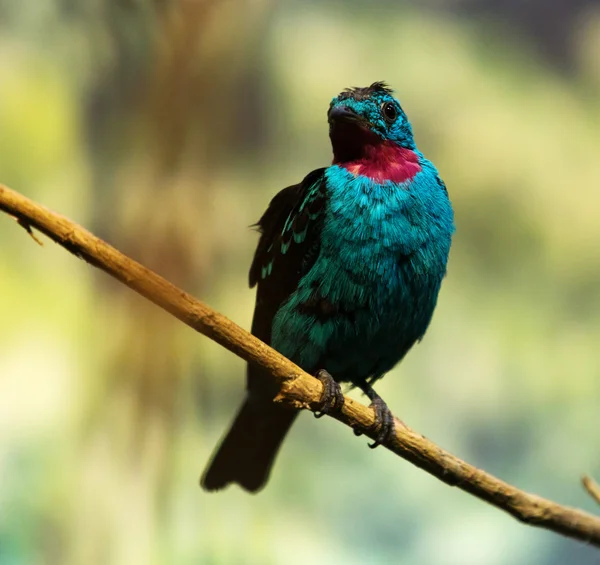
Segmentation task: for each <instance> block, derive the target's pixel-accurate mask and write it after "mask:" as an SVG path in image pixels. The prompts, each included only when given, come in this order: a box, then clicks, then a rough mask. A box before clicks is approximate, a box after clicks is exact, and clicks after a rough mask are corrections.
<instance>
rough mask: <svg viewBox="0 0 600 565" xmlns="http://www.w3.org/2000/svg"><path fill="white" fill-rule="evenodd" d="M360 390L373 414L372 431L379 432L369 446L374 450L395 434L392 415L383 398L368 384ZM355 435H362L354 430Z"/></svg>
mask: <svg viewBox="0 0 600 565" xmlns="http://www.w3.org/2000/svg"><path fill="white" fill-rule="evenodd" d="M360 389H361V390H362V391H363V392H364V393H365V394H366V395H367V396H368V397H369V400H370V401H371V404H370V405H369V408H372V409H373V412H375V424H374V426H373V429H375V430H379V433H378V434H377V437H376V438H375V441H374V442H373V443H370V444H369V447H370V448H371V449H375V448H376V447H377V446H378V445H381V444H382V443H384V442H385V441H387V440H388V439H390V438H391V437H392V436H393V435H394V434H395V433H396V430H395V427H394V415H393V414H392V411H391V410H390V409H389V408H388V405H387V404H386V403H385V401H384V400H383V398H381V396H379V395H378V394H377V393H376V392H375V390H374V389H373V387H372V386H371V385H370V384H367V383H365V384H364V385H361V386H360ZM354 433H355V435H357V436H359V435H362V432H361V431H360V430H358V429H356V428H355V429H354Z"/></svg>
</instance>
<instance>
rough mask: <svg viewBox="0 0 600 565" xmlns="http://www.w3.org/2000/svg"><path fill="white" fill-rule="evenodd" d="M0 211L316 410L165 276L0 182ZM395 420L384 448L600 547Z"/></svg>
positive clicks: (565, 511)
mask: <svg viewBox="0 0 600 565" xmlns="http://www.w3.org/2000/svg"><path fill="white" fill-rule="evenodd" d="M0 210H4V211H5V212H7V213H8V214H10V215H12V216H14V217H16V218H17V220H18V221H19V223H20V224H21V225H22V226H26V227H33V228H35V229H37V230H39V231H40V232H42V233H44V234H45V235H47V236H48V237H49V238H50V239H52V240H53V241H55V242H56V243H58V244H59V245H61V246H62V247H64V248H65V249H67V251H69V252H71V253H73V254H74V255H76V256H77V257H80V258H81V259H84V260H85V261H87V262H88V263H90V264H91V265H93V266H95V267H97V268H99V269H101V270H102V271H104V272H106V273H108V274H109V275H111V276H112V277H114V278H116V279H117V280H119V281H121V282H122V283H123V284H126V285H127V286H128V287H129V288H131V289H132V290H134V291H135V292H137V293H138V294H141V295H142V296H144V297H145V298H147V299H148V300H150V301H152V302H153V303H154V304H156V305H157V306H160V307H161V308H163V309H164V310H166V311H167V312H169V313H171V314H172V315H173V316H175V317H176V318H178V319H179V320H181V321H182V322H183V323H185V324H187V325H188V326H190V327H191V328H193V329H195V330H196V331H198V332H200V333H202V334H204V335H205V336H207V337H209V338H210V339H212V340H214V341H216V342H217V343H219V344H220V345H222V346H223V347H225V348H226V349H228V350H229V351H231V352H233V353H235V354H236V355H238V356H239V357H241V358H242V359H244V360H246V361H248V362H250V363H255V364H257V365H260V366H261V367H263V368H264V369H266V370H268V371H269V372H270V373H271V374H272V375H273V378H274V379H275V380H276V381H277V383H278V384H279V385H280V393H279V395H278V396H277V398H276V399H275V400H276V402H281V403H284V404H287V405H290V406H293V407H295V408H307V409H309V410H313V409H317V408H318V403H319V399H320V397H321V390H322V385H321V383H320V382H319V381H318V380H317V379H315V378H314V377H312V376H311V375H309V374H307V373H305V372H304V371H303V370H302V369H300V367H298V366H297V365H295V364H294V363H292V362H291V361H289V360H288V359H286V358H285V357H283V356H282V355H280V354H279V353H278V352H277V351H275V350H274V349H271V348H270V347H269V346H267V345H265V344H264V343H263V342H261V341H260V340H258V339H257V338H256V337H254V336H253V335H251V334H250V333H248V332H247V331H245V330H243V329H242V328H240V327H239V326H238V325H236V324H235V323H233V322H232V321H230V320H229V319H227V318H226V317H225V316H223V315H221V314H219V313H218V312H215V311H214V310H212V309H211V308H209V307H208V306H206V305H205V304H204V303H202V302H200V301H199V300H197V299H195V298H194V297H193V296H191V295H190V294H188V293H186V292H184V291H183V290H181V289H179V288H177V287H176V286H174V285H173V284H171V283H170V282H169V281H167V280H166V279H164V278H162V277H161V276H159V275H157V274H156V273H154V272H152V271H150V270H149V269H147V268H145V267H144V266H143V265H141V264H139V263H137V262H135V261H133V260H132V259H130V258H128V257H126V256H125V255H123V254H122V253H120V252H119V251H117V250H116V249H115V248H113V247H111V246H110V245H108V244H107V243H106V242H104V241H102V240H101V239H99V238H97V237H96V236H94V235H93V234H91V233H90V232H88V231H87V230H85V229H83V228H82V227H80V226H78V225H77V224H75V223H74V222H72V221H70V220H68V219H67V218H65V217H63V216H60V215H59V214H56V213H54V212H51V211H50V210H48V209H46V208H44V207H43V206H40V205H39V204H36V203H35V202H33V201H32V200H30V199H28V198H26V197H25V196H22V195H20V194H19V193H17V192H15V191H13V190H11V189H9V188H7V187H5V186H3V185H0ZM28 231H30V230H28ZM333 417H335V418H336V419H337V420H339V421H340V422H343V423H344V424H346V425H348V426H351V427H353V428H359V429H361V430H364V433H365V434H366V435H367V436H369V437H371V438H373V432H372V431H370V428H371V427H372V426H373V424H374V416H373V412H372V410H371V409H370V408H368V407H366V406H364V405H363V404H360V403H359V402H357V401H355V400H353V399H351V398H349V397H346V402H345V405H344V408H343V410H342V412H341V414H339V415H337V414H336V415H334V416H333ZM396 422H397V425H396V436H395V438H392V439H391V440H390V441H388V442H387V443H385V447H386V448H387V449H389V450H390V451H392V452H394V453H395V454H396V455H398V456H400V457H402V458H403V459H406V460H407V461H410V462H411V463H413V464H414V465H416V466H417V467H420V468H421V469H423V470H424V471H426V472H427V473H429V474H431V475H433V476H434V477H437V478H438V479H439V480H441V481H443V482H444V483H446V484H448V485H450V486H456V487H458V488H460V489H461V490H463V491H465V492H468V493H470V494H472V495H474V496H476V497H478V498H480V499H482V500H484V501H486V502H488V503H490V504H492V505H493V506H496V507H497V508H499V509H501V510H504V511H505V512H508V513H509V514H510V515H511V516H513V517H514V518H516V519H517V520H519V521H521V522H524V523H526V524H530V525H533V526H538V527H540V528H545V529H548V530H552V531H554V532H557V533H560V534H563V535H565V536H568V537H571V538H575V539H578V540H582V541H585V542H589V543H591V544H593V545H595V546H597V547H600V517H596V516H593V515H592V514H588V513H586V512H583V511H581V510H577V509H574V508H570V507H566V506H561V505H560V504H557V503H556V502H552V501H550V500H546V499H544V498H541V497H539V496H536V495H534V494H530V493H527V492H525V491H522V490H519V489H517V488H516V487H514V486H512V485H510V484H508V483H506V482H504V481H501V480H500V479H497V478H496V477H494V476H492V475H490V474H489V473H486V472H485V471H482V470H481V469H477V468H476V467H474V466H472V465H469V464H468V463H466V462H464V461H462V460H461V459H459V458H458V457H455V456H454V455H452V454H450V453H448V452H447V451H444V450H443V449H441V448H440V447H438V446H437V445H435V444H434V443H433V442H431V441H430V440H428V439H427V438H425V437H423V436H422V435H420V434H418V433H416V432H414V431H413V430H411V429H410V428H408V427H406V426H404V425H402V424H401V423H400V422H399V421H398V420H397V421H396Z"/></svg>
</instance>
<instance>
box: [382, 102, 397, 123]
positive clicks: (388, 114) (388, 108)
mask: <svg viewBox="0 0 600 565" xmlns="http://www.w3.org/2000/svg"><path fill="white" fill-rule="evenodd" d="M381 113H382V114H383V117H384V118H385V120H386V122H388V123H392V122H393V121H394V120H395V119H396V118H397V117H398V111H397V110H396V106H394V104H392V103H391V102H384V103H383V104H382V105H381Z"/></svg>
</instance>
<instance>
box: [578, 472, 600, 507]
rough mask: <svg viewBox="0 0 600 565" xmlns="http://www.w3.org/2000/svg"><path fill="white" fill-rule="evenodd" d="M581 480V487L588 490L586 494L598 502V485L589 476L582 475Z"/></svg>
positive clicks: (599, 494) (599, 498)
mask: <svg viewBox="0 0 600 565" xmlns="http://www.w3.org/2000/svg"><path fill="white" fill-rule="evenodd" d="M581 482H582V484H583V488H585V490H587V491H588V494H589V495H590V496H591V497H592V498H593V499H594V500H595V501H596V502H597V503H598V504H600V485H599V484H598V483H597V482H596V481H595V480H594V479H592V478H591V477H588V476H587V475H586V476H584V477H582V479H581Z"/></svg>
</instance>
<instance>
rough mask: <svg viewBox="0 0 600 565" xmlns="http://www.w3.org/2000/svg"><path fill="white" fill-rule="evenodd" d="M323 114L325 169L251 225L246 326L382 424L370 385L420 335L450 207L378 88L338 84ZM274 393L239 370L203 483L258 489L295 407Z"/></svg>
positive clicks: (446, 241)
mask: <svg viewBox="0 0 600 565" xmlns="http://www.w3.org/2000/svg"><path fill="white" fill-rule="evenodd" d="M328 118H329V122H330V137H331V141H332V146H333V151H334V161H333V164H332V165H331V166H330V167H327V168H324V169H318V170H316V171H313V172H312V173H310V174H309V175H308V176H307V177H306V178H305V179H304V180H303V181H302V182H301V183H300V184H298V185H294V186H291V187H288V188H287V189H284V190H283V191H281V192H280V193H279V194H278V195H277V196H276V197H275V198H274V199H273V200H272V202H271V204H270V205H269V208H268V209H267V211H266V212H265V214H264V215H263V217H262V218H261V220H260V221H259V224H258V226H259V229H260V231H261V238H260V241H259V244H258V247H257V250H256V254H255V257H254V261H253V264H252V267H251V269H250V285H251V286H254V285H255V284H257V285H258V291H257V303H256V308H255V314H254V321H253V325H252V332H253V333H254V334H255V335H256V336H258V337H259V338H260V339H262V340H263V341H265V342H266V343H269V344H271V345H272V346H273V347H274V348H275V349H277V350H278V351H279V352H281V353H282V354H283V355H285V356H286V357H288V358H290V359H291V360H292V361H294V362H295V363H297V364H298V365H300V366H301V367H302V368H303V369H305V370H306V371H308V372H310V373H313V374H317V372H318V371H320V370H324V371H326V372H327V373H330V374H331V375H332V376H333V378H334V379H335V381H337V382H348V383H351V384H352V385H355V386H358V387H360V388H361V389H362V390H363V391H365V392H366V393H367V394H368V395H369V397H370V398H371V400H373V404H374V407H375V408H376V412H377V414H378V416H379V417H380V418H382V419H383V420H382V422H381V424H382V426H383V424H384V423H385V420H386V419H387V421H388V422H389V420H390V413H389V410H388V409H387V407H386V406H385V403H383V401H382V400H381V398H380V397H378V395H377V394H376V393H375V391H374V390H373V389H372V387H371V385H372V383H374V382H375V381H376V380H377V379H379V378H380V377H382V376H383V375H384V374H385V373H386V372H388V371H389V370H390V369H392V367H394V365H396V364H397V363H398V362H399V361H400V360H401V359H402V358H403V357H404V355H405V354H406V353H407V352H408V350H409V349H410V348H411V347H412V345H413V344H414V343H415V342H416V341H418V340H420V339H421V338H422V337H423V335H424V334H425V331H426V330H427V327H428V325H429V323H430V320H431V317H432V315H433V311H434V308H435V305H436V302H437V296H438V293H439V290H440V286H441V282H442V279H443V277H444V275H445V273H446V264H447V260H448V254H449V251H450V244H451V238H452V233H453V231H454V223H453V212H452V207H451V204H450V201H449V199H448V195H447V191H446V188H445V186H444V183H443V182H442V181H441V179H440V177H439V175H438V172H437V170H436V169H435V167H434V166H433V164H432V163H431V162H430V161H428V160H427V159H426V158H425V157H424V156H423V154H422V153H421V152H420V151H418V149H417V148H416V146H415V143H414V139H413V135H412V128H411V126H410V123H409V121H408V119H407V118H406V116H405V114H404V112H403V110H402V108H401V107H400V104H399V103H398V101H397V100H395V99H394V98H393V96H392V93H391V91H390V90H389V89H388V88H387V87H386V86H385V85H384V84H383V83H375V84H373V85H371V86H370V87H367V88H356V89H349V90H346V91H344V92H342V93H341V94H340V95H339V96H338V97H336V98H334V99H333V100H332V102H331V105H330V108H329V112H328ZM325 374H326V373H325ZM319 375H321V373H319ZM319 378H321V376H320V377H319ZM276 393H277V390H276V388H275V387H274V385H273V382H272V379H270V377H269V376H268V375H265V374H264V373H263V372H262V371H261V370H260V369H258V368H256V367H253V366H249V368H248V394H247V398H246V401H245V403H244V405H243V407H242V409H241V411H240V413H239V414H238V416H237V418H236V420H235V421H234V424H233V426H232V428H231V430H230V432H229V433H228V435H227V436H226V437H225V439H224V441H223V442H222V444H221V446H220V447H219V450H218V451H217V453H216V455H215V457H214V458H213V460H212V462H211V464H210V466H209V468H208V470H207V471H206V473H205V475H204V477H203V479H202V485H203V486H204V488H206V489H207V490H216V489H219V488H223V487H224V486H226V485H227V484H229V483H231V482H237V483H239V484H240V485H241V486H242V487H244V488H246V489H247V490H250V491H256V490H258V489H259V488H261V487H262V486H263V485H264V484H265V482H266V480H267V478H268V475H269V472H270V468H271V466H272V463H273V460H274V457H275V454H276V452H277V450H278V448H279V445H280V443H281V441H282V440H283V437H284V436H285V434H286V432H287V430H288V429H289V426H290V425H291V424H292V422H293V421H294V419H295V417H296V415H297V412H296V411H292V410H289V409H286V408H283V407H281V406H279V405H275V404H273V403H272V402H271V399H272V398H273V396H274V395H275V394H276ZM325 408H326V409H327V410H328V409H329V407H328V406H326V407H325ZM387 432H389V429H386V430H385V433H387ZM385 433H384V435H385ZM378 441H381V440H378ZM376 443H377V442H376Z"/></svg>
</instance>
